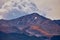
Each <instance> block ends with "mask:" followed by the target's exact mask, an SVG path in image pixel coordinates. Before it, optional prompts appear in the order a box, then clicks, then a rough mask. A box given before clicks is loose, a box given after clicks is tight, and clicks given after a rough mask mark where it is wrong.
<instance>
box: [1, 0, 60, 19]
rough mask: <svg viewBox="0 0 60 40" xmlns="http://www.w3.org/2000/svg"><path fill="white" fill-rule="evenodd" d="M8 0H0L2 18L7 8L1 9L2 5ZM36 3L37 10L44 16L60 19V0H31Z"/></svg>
mask: <svg viewBox="0 0 60 40" xmlns="http://www.w3.org/2000/svg"><path fill="white" fill-rule="evenodd" d="M7 1H9V0H0V19H2V18H3V16H2V15H5V14H6V12H7V10H6V9H3V8H2V6H3V4H5V3H6V2H7ZM31 1H32V2H33V3H35V4H36V6H37V7H38V9H39V11H41V12H42V13H45V17H47V18H50V19H52V20H58V19H59V20H60V0H31Z"/></svg>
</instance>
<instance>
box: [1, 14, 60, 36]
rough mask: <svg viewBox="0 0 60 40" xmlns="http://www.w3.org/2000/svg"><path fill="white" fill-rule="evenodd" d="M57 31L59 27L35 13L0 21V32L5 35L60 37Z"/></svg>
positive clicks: (59, 32)
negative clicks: (21, 34)
mask: <svg viewBox="0 0 60 40" xmlns="http://www.w3.org/2000/svg"><path fill="white" fill-rule="evenodd" d="M59 30H60V26H59V25H58V24H56V23H55V22H53V21H52V20H50V19H47V18H45V17H43V16H41V15H39V14H37V13H33V14H29V15H25V16H22V17H20V18H17V19H13V20H8V21H6V20H5V21H4V20H3V21H2V20H0V31H3V32H6V33H11V32H13V33H14V32H16V33H25V34H28V35H34V36H37V37H40V36H51V35H52V36H53V35H60V31H59Z"/></svg>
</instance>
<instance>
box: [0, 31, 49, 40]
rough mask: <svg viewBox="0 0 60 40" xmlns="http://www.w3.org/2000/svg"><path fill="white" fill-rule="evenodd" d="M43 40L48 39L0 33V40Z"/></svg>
mask: <svg viewBox="0 0 60 40" xmlns="http://www.w3.org/2000/svg"><path fill="white" fill-rule="evenodd" d="M33 39H34V40H45V39H48V38H47V37H35V36H32V37H31V36H28V35H25V34H19V33H8V34H6V33H4V32H0V40H33Z"/></svg>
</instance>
